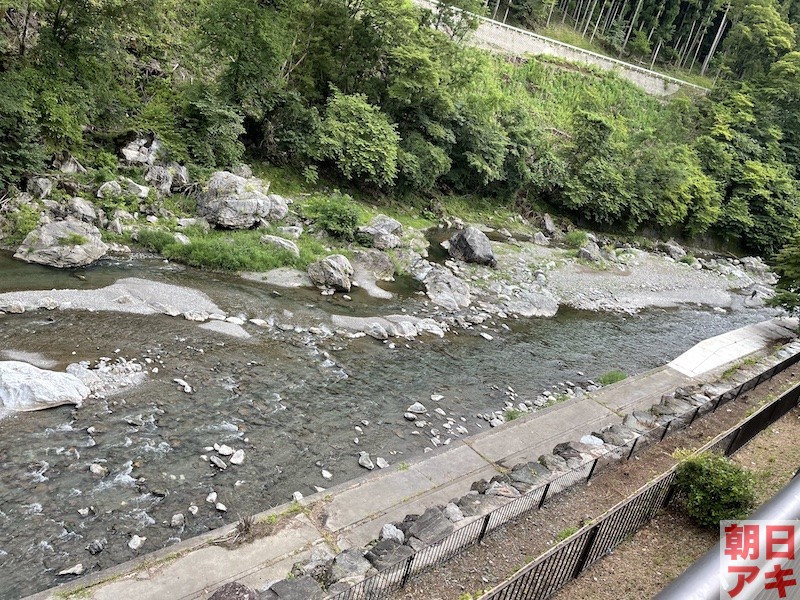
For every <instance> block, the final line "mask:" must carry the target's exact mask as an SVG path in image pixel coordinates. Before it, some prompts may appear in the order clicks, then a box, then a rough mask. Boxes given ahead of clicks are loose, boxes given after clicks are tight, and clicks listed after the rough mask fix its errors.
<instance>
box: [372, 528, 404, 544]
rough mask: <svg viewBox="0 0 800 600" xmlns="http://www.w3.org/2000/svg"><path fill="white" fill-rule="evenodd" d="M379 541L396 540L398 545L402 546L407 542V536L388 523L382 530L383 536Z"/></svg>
mask: <svg viewBox="0 0 800 600" xmlns="http://www.w3.org/2000/svg"><path fill="white" fill-rule="evenodd" d="M378 539H381V540H394V541H396V542H397V543H398V544H402V543H403V542H405V540H406V536H405V534H404V533H403V532H402V531H400V530H399V529H398V528H397V527H395V526H394V525H392V524H391V523H386V525H384V526H383V527H382V528H381V534H380V536H379V538H378Z"/></svg>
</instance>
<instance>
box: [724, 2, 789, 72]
mask: <svg viewBox="0 0 800 600" xmlns="http://www.w3.org/2000/svg"><path fill="white" fill-rule="evenodd" d="M738 4H739V6H738V7H737V10H736V11H735V12H734V15H733V17H732V21H733V26H732V27H731V30H730V32H729V33H728V35H727V37H726V38H725V50H726V57H727V58H726V60H725V63H724V64H725V67H726V68H727V69H728V70H729V71H730V73H731V76H732V77H733V78H737V79H740V78H744V79H752V78H755V77H758V76H761V75H763V74H765V73H767V72H768V70H769V66H770V64H771V63H773V62H774V61H776V60H777V59H779V58H780V57H781V56H783V55H784V54H786V53H787V52H789V51H790V50H791V49H792V48H793V47H794V42H795V32H794V29H793V28H792V26H791V25H789V23H787V22H786V21H785V20H784V18H783V17H782V16H781V14H780V12H779V11H778V7H777V5H776V2H775V0H748V1H746V2H745V1H743V0H740V2H739V3H738Z"/></svg>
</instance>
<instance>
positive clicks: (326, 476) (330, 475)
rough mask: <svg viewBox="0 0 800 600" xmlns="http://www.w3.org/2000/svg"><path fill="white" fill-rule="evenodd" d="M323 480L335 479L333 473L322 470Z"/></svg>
mask: <svg viewBox="0 0 800 600" xmlns="http://www.w3.org/2000/svg"><path fill="white" fill-rule="evenodd" d="M322 478H323V479H333V473H331V472H330V471H326V470H325V469H322Z"/></svg>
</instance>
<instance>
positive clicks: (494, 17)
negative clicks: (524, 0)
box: [492, 0, 500, 20]
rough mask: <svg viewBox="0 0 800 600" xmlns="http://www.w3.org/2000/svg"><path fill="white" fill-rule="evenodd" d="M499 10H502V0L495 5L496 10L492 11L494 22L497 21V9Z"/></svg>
mask: <svg viewBox="0 0 800 600" xmlns="http://www.w3.org/2000/svg"><path fill="white" fill-rule="evenodd" d="M498 8H500V0H497V2H496V3H495V5H494V10H493V11H492V20H495V19H496V17H497V9H498Z"/></svg>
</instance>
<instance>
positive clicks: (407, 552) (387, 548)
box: [366, 530, 414, 571]
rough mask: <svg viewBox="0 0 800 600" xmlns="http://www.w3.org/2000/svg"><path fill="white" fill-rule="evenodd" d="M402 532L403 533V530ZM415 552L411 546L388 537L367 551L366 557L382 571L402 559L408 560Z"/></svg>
mask: <svg viewBox="0 0 800 600" xmlns="http://www.w3.org/2000/svg"><path fill="white" fill-rule="evenodd" d="M398 531H399V530H398ZM400 534H401V535H402V532H400ZM413 554H414V550H412V549H411V547H410V546H404V545H402V544H400V543H399V542H398V541H397V540H395V539H393V538H386V539H384V540H381V541H380V542H378V543H377V544H375V545H374V546H373V547H372V548H371V549H370V551H369V552H367V556H366V558H367V560H369V562H370V563H372V566H373V567H375V568H376V569H378V571H382V570H383V569H388V568H389V567H390V566H392V565H394V564H396V563H399V562H400V561H402V560H406V559H407V558H408V557H409V556H411V555H413Z"/></svg>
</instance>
